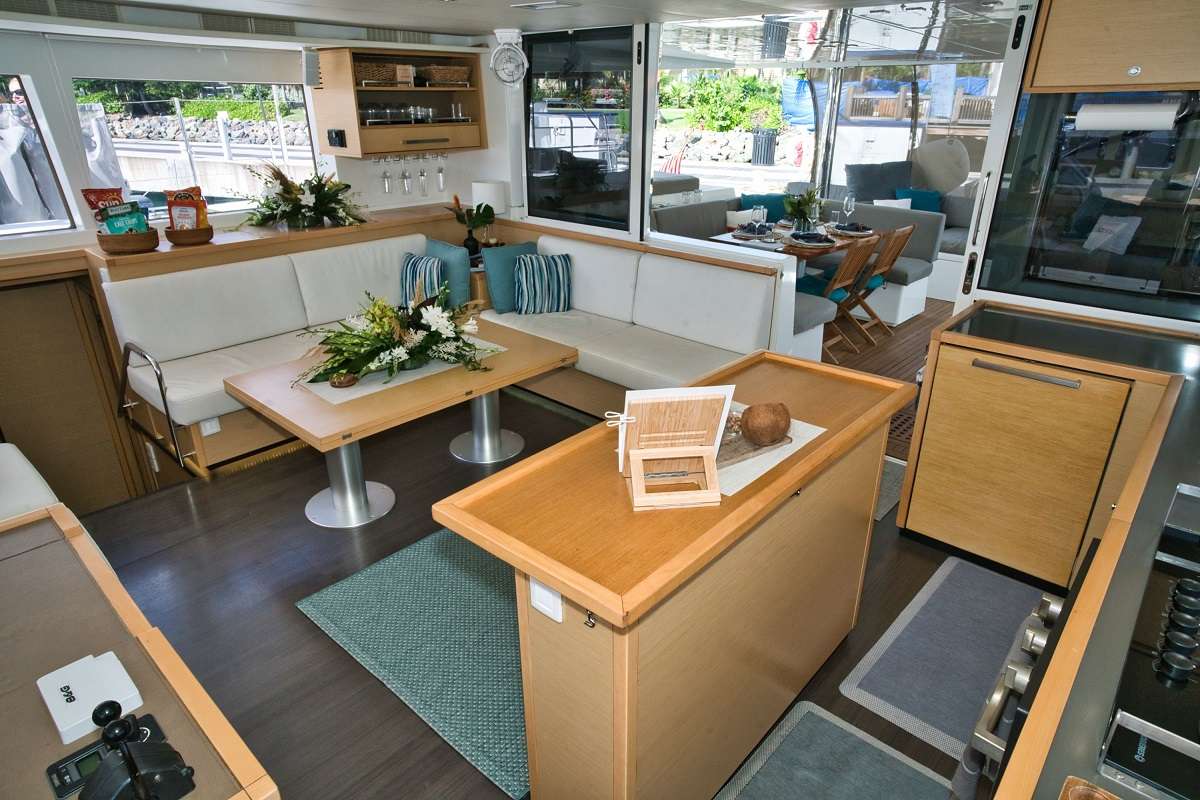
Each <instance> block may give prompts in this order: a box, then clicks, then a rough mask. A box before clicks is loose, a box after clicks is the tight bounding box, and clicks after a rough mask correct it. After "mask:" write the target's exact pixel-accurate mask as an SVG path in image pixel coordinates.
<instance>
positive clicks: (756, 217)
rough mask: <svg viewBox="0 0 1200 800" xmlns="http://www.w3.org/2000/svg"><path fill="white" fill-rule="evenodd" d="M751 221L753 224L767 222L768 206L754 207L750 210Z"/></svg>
mask: <svg viewBox="0 0 1200 800" xmlns="http://www.w3.org/2000/svg"><path fill="white" fill-rule="evenodd" d="M750 221H751V222H766V221H767V207H766V206H754V208H752V209H750Z"/></svg>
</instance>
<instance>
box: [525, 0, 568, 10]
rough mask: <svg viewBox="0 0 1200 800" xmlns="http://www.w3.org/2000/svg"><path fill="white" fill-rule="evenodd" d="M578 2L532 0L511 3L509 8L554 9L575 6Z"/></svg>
mask: <svg viewBox="0 0 1200 800" xmlns="http://www.w3.org/2000/svg"><path fill="white" fill-rule="evenodd" d="M578 5H579V3H567V2H565V0H533V2H529V3H513V4H512V5H511V6H510V7H511V8H519V9H521V10H522V11H554V10H555V9H559V8H575V7H576V6H578Z"/></svg>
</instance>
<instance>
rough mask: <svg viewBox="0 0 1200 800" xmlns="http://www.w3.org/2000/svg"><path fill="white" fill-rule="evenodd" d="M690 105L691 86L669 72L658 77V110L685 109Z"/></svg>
mask: <svg viewBox="0 0 1200 800" xmlns="http://www.w3.org/2000/svg"><path fill="white" fill-rule="evenodd" d="M691 104H692V86H691V84H689V83H687V82H686V81H681V80H679V78H677V77H676V76H675V75H672V74H671V73H670V72H664V73H662V74H661V75H659V76H658V105H659V107H660V108H687V107H689V106H690V105H691Z"/></svg>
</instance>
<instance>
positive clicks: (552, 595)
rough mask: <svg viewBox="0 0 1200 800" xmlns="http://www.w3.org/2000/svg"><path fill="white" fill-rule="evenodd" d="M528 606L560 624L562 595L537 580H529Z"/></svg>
mask: <svg viewBox="0 0 1200 800" xmlns="http://www.w3.org/2000/svg"><path fill="white" fill-rule="evenodd" d="M529 604H530V605H531V606H533V607H534V608H536V609H537V610H538V611H540V612H542V613H543V614H545V615H546V616H547V617H549V618H550V619H552V620H554V621H555V622H562V611H563V609H562V595H561V594H559V593H558V592H556V591H554V590H553V589H551V588H550V587H549V586H547V585H546V584H544V583H542V582H541V581H539V580H538V579H537V578H530V579H529Z"/></svg>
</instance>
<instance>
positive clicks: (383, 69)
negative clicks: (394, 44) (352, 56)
mask: <svg viewBox="0 0 1200 800" xmlns="http://www.w3.org/2000/svg"><path fill="white" fill-rule="evenodd" d="M415 77H416V70H415V69H414V68H413V65H412V64H397V63H395V62H393V61H355V62H354V82H355V83H357V84H359V85H362V84H364V83H394V84H396V85H398V86H412V85H413V84H414V82H415Z"/></svg>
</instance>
